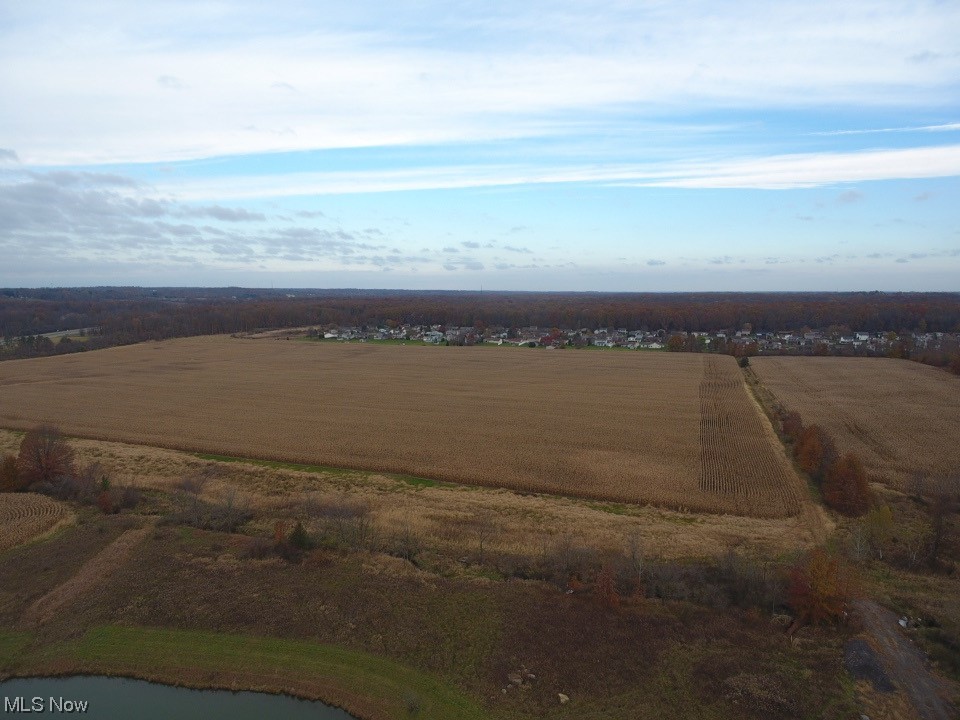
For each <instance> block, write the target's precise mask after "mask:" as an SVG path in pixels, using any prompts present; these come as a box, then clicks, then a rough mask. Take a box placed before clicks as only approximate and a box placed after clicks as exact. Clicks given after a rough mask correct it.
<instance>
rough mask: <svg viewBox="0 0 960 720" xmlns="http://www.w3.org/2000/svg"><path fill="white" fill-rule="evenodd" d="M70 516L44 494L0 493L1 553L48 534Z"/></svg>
mask: <svg viewBox="0 0 960 720" xmlns="http://www.w3.org/2000/svg"><path fill="white" fill-rule="evenodd" d="M71 514H72V513H71V512H70V510H69V509H68V508H67V506H66V505H64V504H63V503H59V502H57V501H56V500H51V499H50V498H48V497H47V496H45V495H34V494H33V493H0V552H3V551H4V550H7V549H9V548H12V547H14V546H16V545H19V544H20V543H24V542H27V541H28V540H30V539H31V538H33V537H35V536H37V535H40V534H41V533H45V532H47V531H48V530H50V529H51V528H53V527H54V526H55V525H57V524H58V523H61V522H63V521H65V520H67V519H69V517H70V516H71Z"/></svg>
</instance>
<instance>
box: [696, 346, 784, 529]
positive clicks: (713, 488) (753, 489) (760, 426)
mask: <svg viewBox="0 0 960 720" xmlns="http://www.w3.org/2000/svg"><path fill="white" fill-rule="evenodd" d="M772 442H773V437H772V435H771V433H770V429H769V424H768V423H767V421H766V420H765V419H764V418H762V417H761V416H760V414H759V413H758V412H757V411H756V408H755V406H754V402H753V400H751V398H750V397H749V396H748V395H747V393H746V392H744V386H743V378H742V377H741V375H740V372H739V371H738V369H737V367H736V364H735V363H733V362H732V361H731V358H729V357H726V356H705V357H704V374H703V380H702V381H701V383H700V461H701V462H700V490H701V491H702V492H704V493H706V494H709V495H711V496H713V497H715V498H717V502H718V503H721V502H725V503H727V504H728V509H729V510H730V511H731V512H735V513H736V514H738V515H745V514H748V513H749V512H750V511H751V509H753V510H754V511H755V512H756V511H757V508H758V506H759V505H761V504H766V505H767V506H768V507H767V508H766V511H767V513H768V514H771V515H775V514H776V512H777V509H790V510H791V511H793V512H796V511H797V510H798V509H799V503H800V489H799V488H798V486H797V483H796V482H793V480H794V478H795V475H794V473H793V469H792V468H791V467H790V465H789V463H788V462H787V461H786V458H785V457H784V455H783V454H782V453H780V452H771V450H770V446H771V444H772Z"/></svg>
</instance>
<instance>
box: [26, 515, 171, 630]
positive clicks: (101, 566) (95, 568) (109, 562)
mask: <svg viewBox="0 0 960 720" xmlns="http://www.w3.org/2000/svg"><path fill="white" fill-rule="evenodd" d="M153 525H154V524H153V522H149V523H147V524H146V525H145V526H144V527H142V528H139V529H137V530H127V532H125V533H124V534H123V535H121V536H120V537H118V538H117V539H116V540H114V541H113V542H112V543H110V544H109V545H107V547H105V548H104V549H103V550H101V551H100V552H99V553H98V554H97V555H95V556H94V557H93V558H91V559H90V560H88V561H87V563H86V564H85V565H84V566H83V567H81V568H80V570H78V571H77V574H76V575H74V576H73V577H72V578H70V579H69V580H67V581H66V582H65V583H63V584H61V585H58V586H57V587H55V588H54V589H53V590H51V591H50V592H48V593H47V594H46V595H44V596H43V597H42V598H40V599H39V600H37V601H36V602H35V603H34V604H33V605H31V606H30V607H29V608H27V610H26V611H25V612H24V614H23V616H22V618H21V620H20V621H21V623H22V624H24V625H42V624H43V623H45V622H47V621H48V620H50V619H51V618H52V617H53V616H54V615H55V614H56V613H57V611H59V610H60V609H62V608H64V607H66V606H67V605H70V604H71V603H73V602H75V601H76V600H77V598H79V597H80V596H81V595H83V594H84V593H85V592H87V591H88V590H89V589H90V588H92V587H93V586H95V585H96V584H98V583H103V582H106V581H107V580H108V578H109V575H110V573H111V572H113V571H114V570H116V569H117V567H119V566H120V565H121V564H123V563H124V562H125V561H126V560H127V558H129V557H130V554H131V553H132V552H133V549H134V548H135V547H136V546H137V545H138V544H139V543H140V541H142V540H143V539H144V538H145V537H146V536H147V534H148V533H149V532H150V531H151V530H152V529H153Z"/></svg>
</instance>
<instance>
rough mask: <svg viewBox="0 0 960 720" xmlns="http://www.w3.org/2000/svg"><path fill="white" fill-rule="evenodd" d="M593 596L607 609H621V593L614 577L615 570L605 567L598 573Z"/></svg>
mask: <svg viewBox="0 0 960 720" xmlns="http://www.w3.org/2000/svg"><path fill="white" fill-rule="evenodd" d="M593 594H594V595H595V596H596V598H597V601H598V602H599V603H600V604H601V605H603V606H604V607H606V608H609V609H611V610H615V609H616V608H618V607H620V593H618V592H617V583H616V580H615V579H614V577H613V569H612V568H611V567H610V566H609V565H604V566H603V568H602V569H601V570H600V572H598V573H597V577H596V580H595V581H594V584H593Z"/></svg>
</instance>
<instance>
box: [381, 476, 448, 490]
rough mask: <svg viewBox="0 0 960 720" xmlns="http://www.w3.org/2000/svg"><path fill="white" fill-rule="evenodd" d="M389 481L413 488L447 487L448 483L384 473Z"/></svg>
mask: <svg viewBox="0 0 960 720" xmlns="http://www.w3.org/2000/svg"><path fill="white" fill-rule="evenodd" d="M384 474H385V475H386V476H387V477H388V478H390V479H391V480H396V481H398V482H402V483H406V484H407V485H413V486H414V487H440V486H441V485H443V486H449V485H450V483H445V482H441V481H440V480H432V479H430V478H425V477H417V476H416V475H398V474H395V473H384Z"/></svg>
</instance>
